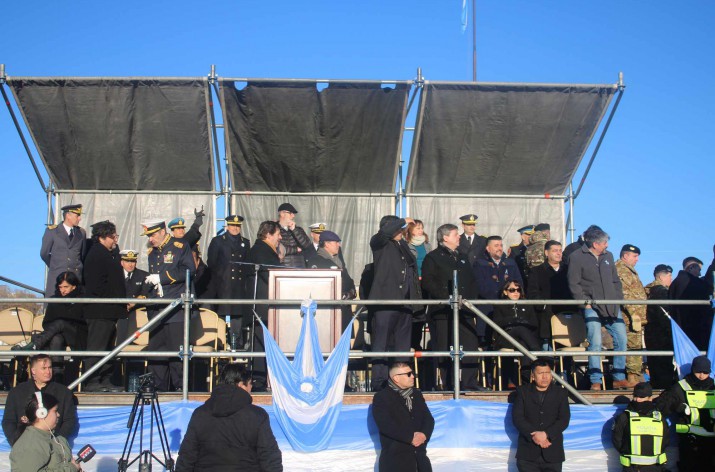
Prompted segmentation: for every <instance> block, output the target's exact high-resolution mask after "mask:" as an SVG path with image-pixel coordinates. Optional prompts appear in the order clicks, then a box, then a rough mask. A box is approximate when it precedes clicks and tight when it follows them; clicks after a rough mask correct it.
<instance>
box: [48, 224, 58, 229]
mask: <svg viewBox="0 0 715 472" xmlns="http://www.w3.org/2000/svg"><path fill="white" fill-rule="evenodd" d="M55 228H57V225H47V229H55Z"/></svg>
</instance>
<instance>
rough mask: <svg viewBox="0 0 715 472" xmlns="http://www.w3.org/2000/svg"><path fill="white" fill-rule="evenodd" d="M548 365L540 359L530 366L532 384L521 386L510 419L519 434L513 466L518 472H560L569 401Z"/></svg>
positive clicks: (563, 457) (568, 418)
mask: <svg viewBox="0 0 715 472" xmlns="http://www.w3.org/2000/svg"><path fill="white" fill-rule="evenodd" d="M551 370H552V369H551V362H550V361H549V360H548V359H544V358H540V359H537V360H535V361H534V362H533V363H532V364H531V377H532V379H531V383H529V384H525V385H522V386H520V387H519V388H518V389H517V390H516V395H515V397H514V407H513V408H512V412H511V418H512V421H513V423H514V426H515V427H516V429H517V430H518V431H519V439H518V443H517V446H516V465H517V468H518V469H519V472H560V471H561V467H562V465H563V462H564V460H566V456H565V454H564V431H565V430H566V428H568V426H569V421H570V419H571V411H570V410H569V399H568V395H567V393H566V390H564V389H563V388H562V387H561V386H560V385H556V384H555V383H554V382H553V377H552V375H551Z"/></svg>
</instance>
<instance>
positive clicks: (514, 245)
mask: <svg viewBox="0 0 715 472" xmlns="http://www.w3.org/2000/svg"><path fill="white" fill-rule="evenodd" d="M519 246H521V244H512V245H511V246H509V247H519Z"/></svg>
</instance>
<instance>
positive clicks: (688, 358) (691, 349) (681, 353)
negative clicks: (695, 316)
mask: <svg viewBox="0 0 715 472" xmlns="http://www.w3.org/2000/svg"><path fill="white" fill-rule="evenodd" d="M663 311H665V310H663ZM666 315H668V314H667V313H666ZM668 318H670V316H669V315H668ZM670 328H671V330H672V331H673V354H674V357H675V368H676V369H678V378H679V379H682V378H683V377H685V376H686V375H688V374H689V373H690V364H691V363H692V362H693V359H695V358H696V357H698V356H699V355H700V351H698V348H697V347H695V344H693V342H692V341H691V340H690V338H689V337H688V335H687V334H685V332H683V330H682V329H680V326H678V323H676V322H675V321H673V318H670Z"/></svg>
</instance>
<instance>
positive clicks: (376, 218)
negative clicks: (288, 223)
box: [231, 195, 395, 285]
mask: <svg viewBox="0 0 715 472" xmlns="http://www.w3.org/2000/svg"><path fill="white" fill-rule="evenodd" d="M283 202H290V203H291V204H292V205H293V206H294V207H295V208H296V209H297V210H298V214H297V215H296V217H295V221H296V225H298V226H300V227H302V228H303V229H304V230H305V232H306V233H308V235H310V228H308V226H310V225H311V224H313V223H325V224H326V225H327V228H328V229H329V230H330V231H334V232H336V233H337V234H338V235H339V236H340V239H342V250H343V258H344V259H345V264H346V265H347V267H348V273H349V274H350V276H351V277H352V278H353V280H355V284H356V285H357V284H359V283H360V275H361V274H362V270H363V268H364V267H365V264H367V263H370V262H372V252H371V250H370V244H369V243H370V238H371V237H372V235H373V234H375V233H377V230H378V223H379V222H380V218H382V217H383V216H384V215H394V214H395V199H394V197H354V196H350V197H347V196H340V195H336V196H322V197H321V196H305V195H303V196H301V195H282V196H281V195H234V196H233V203H232V206H231V207H232V208H233V213H237V214H239V215H241V216H243V217H244V218H246V221H244V223H243V229H242V232H241V233H242V234H243V236H244V237H246V238H248V239H250V240H251V244H253V243H254V241H255V240H256V234H257V232H258V226H259V225H260V224H261V222H263V221H266V220H272V221H276V220H277V219H278V211H277V210H278V206H279V205H280V204H281V203H283Z"/></svg>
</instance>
